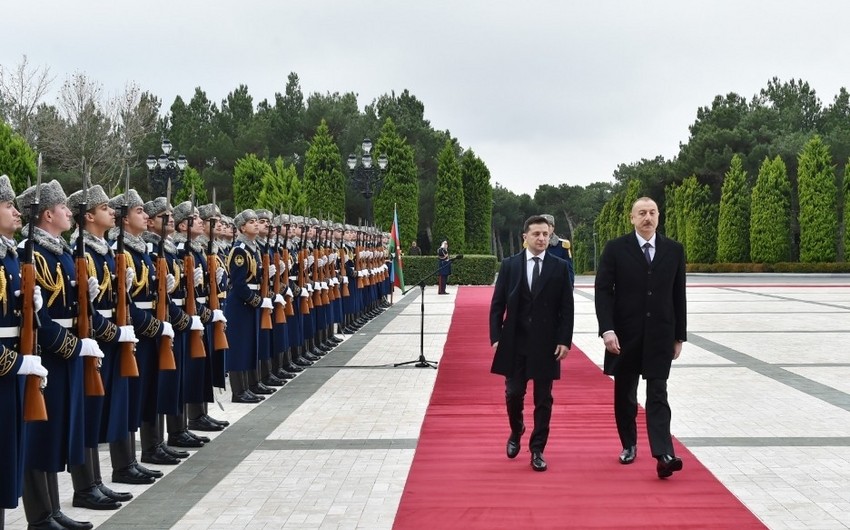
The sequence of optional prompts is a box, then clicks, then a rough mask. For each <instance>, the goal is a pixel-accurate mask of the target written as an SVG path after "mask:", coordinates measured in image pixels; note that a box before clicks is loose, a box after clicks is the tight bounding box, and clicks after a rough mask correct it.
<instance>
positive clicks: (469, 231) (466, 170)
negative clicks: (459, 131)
mask: <svg viewBox="0 0 850 530" xmlns="http://www.w3.org/2000/svg"><path fill="white" fill-rule="evenodd" d="M461 172H462V173H463V199H464V202H465V205H464V206H465V210H464V211H465V213H466V251H467V252H469V253H470V254H489V253H490V237H489V234H490V224H491V218H492V216H493V188H492V187H491V186H490V170H488V169H487V166H486V165H485V164H484V161H483V160H481V159H480V158H478V157H477V156H475V153H473V152H472V149H469V150H467V151H466V152H465V153H464V154H463V157H462V159H461Z"/></svg>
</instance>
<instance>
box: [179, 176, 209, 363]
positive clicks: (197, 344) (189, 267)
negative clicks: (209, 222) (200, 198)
mask: <svg viewBox="0 0 850 530" xmlns="http://www.w3.org/2000/svg"><path fill="white" fill-rule="evenodd" d="M191 204H192V211H191V212H190V213H189V221H188V225H187V226H186V248H185V252H184V253H183V274H184V276H185V277H186V314H187V315H189V316H190V317H194V316H197V315H198V307H197V300H196V299H195V256H194V255H193V254H192V226H194V224H195V187H194V186H192V197H191ZM206 356H207V348H206V346H204V332H203V330H200V329H197V330H189V357H190V358H192V359H203V358H204V357H206Z"/></svg>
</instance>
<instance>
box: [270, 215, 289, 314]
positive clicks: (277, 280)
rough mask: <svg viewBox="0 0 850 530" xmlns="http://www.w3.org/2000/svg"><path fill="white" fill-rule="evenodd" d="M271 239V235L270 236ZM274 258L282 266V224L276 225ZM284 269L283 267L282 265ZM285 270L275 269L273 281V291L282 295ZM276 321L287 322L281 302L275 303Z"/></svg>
mask: <svg viewBox="0 0 850 530" xmlns="http://www.w3.org/2000/svg"><path fill="white" fill-rule="evenodd" d="M269 241H271V237H270V238H269ZM272 259H273V260H274V262H275V264H276V265H277V266H278V267H280V263H281V258H280V226H279V225H278V226H275V242H274V254H273V255H272ZM280 268H281V269H283V267H280ZM284 272H285V271H284V270H279V271H275V275H274V281H273V282H272V291H274V294H275V295H282V294H283V293H281V292H280V289H281V287H280V275H281V274H283V273H284ZM274 321H275V323H276V324H286V312H285V311H284V309H283V306H282V305H280V304H275V305H274Z"/></svg>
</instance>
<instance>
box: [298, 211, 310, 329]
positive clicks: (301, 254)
mask: <svg viewBox="0 0 850 530" xmlns="http://www.w3.org/2000/svg"><path fill="white" fill-rule="evenodd" d="M306 242H307V216H304V226H303V228H302V229H301V240H300V241H299V242H298V285H300V286H301V290H302V291H304V290H305V289H307V282H308V281H309V278H308V277H307V245H306ZM312 304H313V302H312V300H311V299H310V296H304V295H303V292H302V295H301V314H302V315H309V314H310V308H311V307H312Z"/></svg>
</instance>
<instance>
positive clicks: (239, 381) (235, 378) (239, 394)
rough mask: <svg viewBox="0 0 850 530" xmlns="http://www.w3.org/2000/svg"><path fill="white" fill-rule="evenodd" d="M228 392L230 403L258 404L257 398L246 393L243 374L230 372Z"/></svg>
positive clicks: (258, 399)
mask: <svg viewBox="0 0 850 530" xmlns="http://www.w3.org/2000/svg"><path fill="white" fill-rule="evenodd" d="M230 392H231V399H230V401H231V402H232V403H259V402H260V401H262V400H261V399H260V398H259V397H257V396H255V395H253V394H252V393H251V392H249V391H248V388H247V386H246V385H245V372H233V371H231V372H230Z"/></svg>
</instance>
